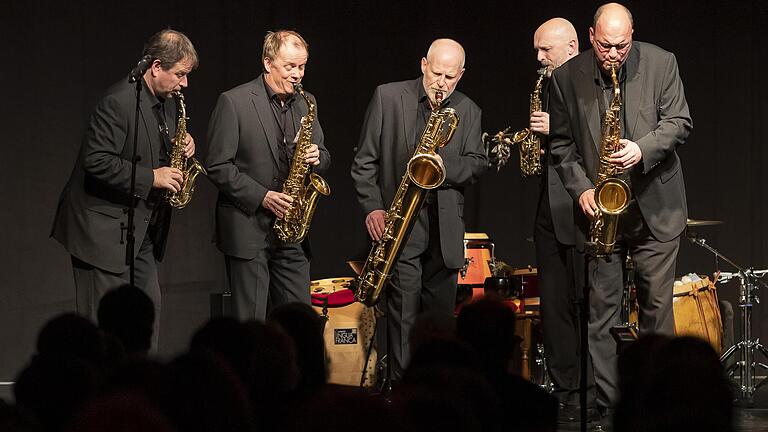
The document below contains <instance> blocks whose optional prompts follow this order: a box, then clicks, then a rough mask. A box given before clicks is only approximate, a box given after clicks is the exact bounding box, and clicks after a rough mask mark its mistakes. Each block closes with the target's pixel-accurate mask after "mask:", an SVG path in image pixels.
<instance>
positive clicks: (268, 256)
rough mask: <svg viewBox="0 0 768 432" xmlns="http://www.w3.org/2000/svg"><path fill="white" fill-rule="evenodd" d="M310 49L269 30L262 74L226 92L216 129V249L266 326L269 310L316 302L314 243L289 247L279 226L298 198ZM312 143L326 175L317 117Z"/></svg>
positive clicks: (247, 306) (310, 157)
mask: <svg viewBox="0 0 768 432" xmlns="http://www.w3.org/2000/svg"><path fill="white" fill-rule="evenodd" d="M308 48H309V46H308V45H307V43H306V41H305V40H304V38H302V37H301V35H299V34H298V33H296V32H294V31H289V30H279V31H276V32H268V33H267V36H266V37H265V38H264V48H263V51H262V66H263V72H262V74H261V75H259V76H258V77H257V78H256V79H254V80H253V81H250V82H248V83H245V84H242V85H240V86H238V87H235V88H233V89H231V90H229V91H226V92H224V93H222V94H221V96H219V100H218V103H217V104H216V108H215V109H214V111H213V114H212V115H211V120H210V123H209V125H208V142H209V146H210V147H209V151H208V156H207V158H206V159H205V165H206V167H207V169H208V178H209V179H210V180H211V182H212V183H213V184H214V185H215V186H216V187H217V188H218V189H219V197H218V200H217V203H216V246H217V247H218V248H219V250H220V251H221V252H222V253H224V258H225V264H226V270H227V279H228V284H229V287H230V289H231V291H232V298H233V303H234V304H233V306H234V310H235V314H236V315H237V317H238V318H240V319H242V320H251V319H258V320H261V321H264V319H265V318H266V316H267V305H269V306H270V307H276V306H279V305H281V304H284V303H291V302H302V303H306V304H309V301H310V295H309V283H310V281H309V258H310V255H309V246H308V240H307V239H305V240H304V241H303V242H302V243H300V244H299V243H288V242H284V241H282V240H280V239H279V238H278V237H277V235H276V234H275V232H274V230H273V229H272V226H273V224H274V222H275V219H276V218H282V217H283V216H285V212H286V211H287V210H288V208H289V207H290V205H291V203H292V201H293V200H292V198H291V197H290V196H289V195H286V194H284V193H282V192H281V190H282V188H283V184H284V182H285V179H286V178H287V177H288V174H289V172H290V166H291V162H292V160H293V158H294V153H295V149H296V143H295V139H296V137H297V134H298V132H299V130H300V127H301V125H300V122H301V118H302V117H303V116H305V115H306V114H307V112H308V110H309V108H308V106H307V104H306V103H305V101H304V100H303V99H302V98H301V96H298V95H297V93H296V91H295V90H294V86H295V85H297V84H299V83H301V82H302V79H303V78H304V68H305V66H306V64H307V60H308V59H309V51H308ZM306 94H307V96H308V97H309V98H310V100H311V101H312V102H313V103H314V104H315V106H317V101H316V100H315V99H314V97H313V96H312V95H311V94H310V93H309V92H306ZM312 143H313V144H312V145H310V146H309V148H308V149H307V151H306V154H304V155H303V158H304V162H306V163H308V164H309V165H310V166H311V167H312V170H313V171H314V172H317V173H318V174H322V173H324V172H325V171H326V170H327V169H328V167H329V166H330V164H331V156H330V154H329V153H328V150H326V148H325V145H324V139H323V129H322V128H321V127H320V121H319V118H318V116H317V114H315V118H314V121H313V123H312Z"/></svg>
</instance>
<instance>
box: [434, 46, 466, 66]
mask: <svg viewBox="0 0 768 432" xmlns="http://www.w3.org/2000/svg"><path fill="white" fill-rule="evenodd" d="M426 58H427V61H432V60H437V59H441V60H443V61H453V62H456V61H458V62H459V64H460V66H459V67H460V68H461V69H463V68H464V47H462V46H461V44H459V43H458V42H456V41H455V40H453V39H437V40H435V41H434V42H432V44H431V45H430V46H429V50H427V57H426Z"/></svg>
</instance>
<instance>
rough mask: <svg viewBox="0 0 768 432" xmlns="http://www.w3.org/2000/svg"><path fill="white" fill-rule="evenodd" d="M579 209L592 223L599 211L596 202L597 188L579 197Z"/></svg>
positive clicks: (586, 191) (588, 190)
mask: <svg viewBox="0 0 768 432" xmlns="http://www.w3.org/2000/svg"><path fill="white" fill-rule="evenodd" d="M579 207H581V211H583V212H584V214H585V215H587V216H588V217H589V220H590V221H592V220H594V219H595V212H596V211H597V203H596V202H595V188H592V189H587V190H585V191H584V192H582V193H581V195H580V196H579Z"/></svg>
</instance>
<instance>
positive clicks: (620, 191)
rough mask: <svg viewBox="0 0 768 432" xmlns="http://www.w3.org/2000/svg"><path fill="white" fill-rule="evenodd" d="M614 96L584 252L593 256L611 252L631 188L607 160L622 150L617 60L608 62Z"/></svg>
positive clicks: (606, 121)
mask: <svg viewBox="0 0 768 432" xmlns="http://www.w3.org/2000/svg"><path fill="white" fill-rule="evenodd" d="M611 80H612V81H613V98H612V99H611V104H610V106H609V107H608V109H607V110H606V112H605V119H604V121H603V130H602V135H601V137H600V150H599V164H598V168H597V180H598V184H597V188H596V189H595V203H596V204H597V211H596V212H595V219H594V220H593V221H592V223H591V224H590V228H589V237H590V239H589V243H588V245H587V252H588V253H590V254H591V255H593V256H607V255H610V254H611V253H612V252H613V248H614V245H615V244H616V231H617V229H618V226H619V215H621V213H622V212H624V210H625V209H626V208H627V206H628V205H629V201H630V199H631V197H632V191H631V190H630V189H629V186H628V185H627V183H626V182H625V181H624V180H622V179H621V178H619V176H621V175H622V174H623V173H624V170H623V169H622V168H621V167H619V166H617V165H615V164H612V163H611V162H610V156H611V154H613V153H616V152H617V151H619V150H621V148H622V145H621V143H620V142H619V140H621V117H620V116H621V104H622V102H621V89H620V88H619V80H618V79H617V77H616V64H613V65H612V66H611Z"/></svg>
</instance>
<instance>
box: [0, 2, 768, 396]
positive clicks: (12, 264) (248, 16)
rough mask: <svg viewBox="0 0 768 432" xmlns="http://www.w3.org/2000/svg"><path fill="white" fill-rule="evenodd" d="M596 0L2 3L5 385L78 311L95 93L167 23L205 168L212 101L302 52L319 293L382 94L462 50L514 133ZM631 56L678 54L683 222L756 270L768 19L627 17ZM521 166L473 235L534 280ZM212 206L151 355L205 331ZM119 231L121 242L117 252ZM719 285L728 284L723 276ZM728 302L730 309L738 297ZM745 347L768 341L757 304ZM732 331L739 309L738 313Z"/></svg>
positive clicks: (688, 260) (495, 176)
mask: <svg viewBox="0 0 768 432" xmlns="http://www.w3.org/2000/svg"><path fill="white" fill-rule="evenodd" d="M599 4H600V2H594V1H538V2H525V3H522V2H498V1H480V0H479V1H471V2H470V1H455V0H444V1H440V2H430V1H427V2H402V3H401V2H375V1H341V0H339V1H327V2H324V1H314V2H311V1H297V2H258V1H251V2H246V1H240V2H238V1H219V2H213V1H202V0H189V1H145V0H137V1H133V2H123V1H120V2H118V1H111V0H110V1H104V0H102V1H96V0H81V1H69V2H48V1H12V0H2V2H1V3H0V5H1V6H0V44H1V45H0V46H2V47H3V48H4V49H3V50H2V62H1V63H0V67H1V70H2V72H0V76H1V77H2V81H1V82H2V83H3V91H2V94H3V98H2V102H0V122H2V123H1V127H0V136H2V147H1V148H2V150H3V155H2V157H0V168H1V169H0V185H2V187H0V202H2V203H3V210H2V213H0V226H2V227H3V228H4V229H3V230H2V234H1V235H2V244H3V245H4V246H3V247H2V248H0V347H1V348H0V381H6V380H11V379H13V378H14V376H15V375H16V373H17V372H18V371H19V369H20V368H21V367H22V366H23V365H24V363H25V362H26V360H27V359H28V358H29V355H30V354H31V353H32V351H33V347H34V341H35V338H36V335H37V332H38V331H39V329H40V327H41V325H42V324H43V323H44V322H45V321H46V320H47V319H49V318H50V317H52V316H53V315H55V314H58V313H60V312H63V311H70V310H73V309H74V288H73V281H72V274H71V270H70V264H69V256H68V255H67V253H66V252H65V251H64V249H63V248H62V247H61V246H60V245H58V243H56V242H55V241H53V240H51V239H50V238H49V237H48V235H49V231H50V225H51V221H52V218H53V213H54V210H55V208H56V203H57V199H58V196H59V193H60V191H61V188H62V187H63V185H64V183H65V181H66V179H67V178H68V176H69V173H70V170H71V169H72V166H73V164H74V160H75V157H76V154H77V150H78V148H79V145H80V136H81V133H82V130H83V127H84V125H85V123H86V122H87V120H88V116H89V115H90V112H91V110H92V108H93V106H94V104H95V103H96V102H97V101H98V99H99V97H100V95H101V94H102V92H103V91H104V90H105V89H106V88H107V87H108V86H109V85H110V84H112V83H113V82H115V81H117V80H118V79H121V77H123V76H125V75H126V74H127V73H128V71H129V70H130V69H131V67H132V66H133V65H134V64H135V63H136V61H138V59H139V57H140V55H141V50H142V46H143V43H144V42H145V41H146V40H147V39H148V38H149V36H150V35H151V34H153V33H154V32H156V31H157V30H159V29H161V28H164V27H172V28H174V29H178V30H181V31H183V32H185V33H186V34H187V35H188V36H189V37H190V38H191V39H192V41H193V42H194V44H195V46H196V48H197V50H198V53H199V55H200V67H199V69H198V70H196V71H195V72H193V73H192V74H191V75H190V85H189V89H188V90H187V91H186V92H185V94H186V100H187V105H188V114H189V116H190V120H189V123H188V127H189V131H190V133H191V134H192V135H193V136H194V137H195V139H196V142H197V145H198V149H199V152H200V153H201V154H204V153H205V151H206V147H207V143H206V139H205V134H206V129H207V122H208V117H209V115H210V113H211V111H212V109H213V107H214V104H215V102H216V98H217V96H218V94H219V93H221V92H222V91H225V90H227V89H229V88H232V87H234V86H236V85H238V84H241V83H243V82H246V81H249V80H251V79H253V78H254V77H256V76H257V75H258V74H259V72H260V70H261V61H260V53H261V43H262V39H263V36H264V34H265V32H266V31H267V30H274V29H278V28H290V29H295V30H297V31H299V32H300V33H301V34H302V35H303V36H304V37H305V38H306V40H307V41H308V42H309V44H310V60H309V65H308V67H307V73H306V76H305V80H304V83H305V87H306V88H307V89H308V90H310V91H312V92H313V93H314V94H315V95H316V96H317V100H318V108H319V110H318V115H319V118H320V120H321V122H322V125H323V129H324V132H325V135H326V140H327V141H326V143H327V146H328V148H329V149H330V151H331V152H332V155H333V166H332V169H331V172H330V174H329V175H328V176H327V180H328V181H329V183H330V184H331V186H332V189H333V195H332V196H331V197H330V198H323V199H321V201H320V204H319V206H318V210H317V213H316V216H315V219H314V223H313V229H312V233H311V239H312V244H313V249H314V251H315V258H314V260H313V262H312V276H313V278H318V279H319V278H324V277H335V276H344V275H351V271H350V270H349V269H348V268H347V267H346V264H345V261H346V260H347V259H349V258H350V257H352V256H354V255H357V254H360V253H361V252H364V251H365V250H366V247H367V246H366V244H365V236H364V230H363V223H362V220H363V215H362V213H361V211H360V210H359V209H358V207H357V204H356V201H355V198H354V191H353V189H352V185H351V181H350V177H349V166H350V163H351V160H352V157H353V154H354V153H353V151H354V150H353V149H354V147H355V145H356V142H357V139H358V135H359V129H360V125H361V123H362V117H363V114H364V112H365V109H366V106H367V103H368V100H369V98H370V96H371V94H372V92H373V89H374V88H375V86H376V85H378V84H381V83H384V82H389V81H396V80H404V79H411V78H415V77H417V76H418V75H419V74H420V70H419V60H420V59H421V57H422V56H423V55H424V53H425V52H426V49H427V47H428V45H429V43H430V42H431V41H432V40H433V39H435V38H437V37H452V38H455V39H457V40H458V41H460V42H461V43H462V44H463V45H464V47H465V48H466V51H467V64H466V68H467V70H466V73H465V75H464V77H463V79H462V81H461V83H460V84H459V89H460V90H461V91H463V92H465V93H466V94H468V95H469V96H470V97H472V98H473V99H474V100H475V102H477V103H478V104H479V105H480V106H481V107H482V108H483V110H484V118H483V123H484V125H483V126H484V129H485V130H487V131H489V132H495V131H497V130H499V129H501V128H504V127H506V126H508V125H511V126H513V127H516V128H522V127H524V126H525V124H526V119H527V113H528V95H529V93H530V91H531V90H532V86H533V83H534V80H535V78H536V74H535V72H536V69H537V68H538V67H539V66H538V63H537V62H536V60H535V53H534V51H533V44H532V35H533V31H534V30H535V29H536V27H538V25H539V24H540V23H541V22H543V21H545V20H547V19H549V18H552V17H555V16H561V17H564V18H567V19H569V20H570V21H571V22H573V23H574V25H575V26H576V29H577V31H578V32H579V36H580V42H581V47H582V49H586V48H588V47H589V40H588V28H589V26H590V24H591V21H592V14H593V13H594V11H595V9H596V8H597V6H599ZM625 4H626V5H627V6H628V7H629V8H630V9H631V10H632V12H633V14H634V20H635V34H634V37H635V39H636V40H642V41H646V42H651V43H655V44H657V45H660V46H661V47H663V48H665V49H668V50H670V51H672V52H674V53H675V54H676V55H677V59H678V62H679V66H680V73H681V75H682V78H683V82H684V84H685V90H686V96H687V98H688V103H689V105H690V108H691V113H692V116H693V119H694V131H693V133H692V134H691V136H690V138H689V140H688V142H687V143H686V144H685V145H684V146H683V147H681V148H680V149H679V154H680V157H681V159H682V161H683V166H684V174H685V178H686V184H687V192H688V205H689V209H690V215H691V217H692V218H698V219H719V220H723V221H724V222H725V223H724V224H723V225H720V226H717V227H711V228H701V229H699V230H697V232H698V233H699V234H701V235H702V236H704V237H706V238H707V240H708V242H709V243H710V244H711V245H713V246H715V247H717V248H718V249H720V250H721V251H723V252H724V253H725V254H726V255H727V256H729V257H731V258H732V259H734V260H735V261H736V262H738V263H740V264H742V265H745V266H754V267H756V268H764V267H766V266H768V233H767V232H766V229H767V228H768V227H766V225H767V224H766V222H765V217H766V213H767V212H768V206H767V205H766V198H768V191H767V190H766V185H768V175H767V174H766V173H765V172H764V171H763V168H764V165H765V162H766V150H764V146H765V140H764V138H763V134H762V127H763V126H764V125H763V124H762V121H765V120H766V102H765V101H767V100H768V89H766V87H765V86H764V85H762V84H761V80H760V78H759V74H760V73H762V72H763V71H765V70H766V69H765V66H766V60H765V50H764V46H765V45H764V44H765V42H766V36H765V31H764V29H763V28H762V26H764V23H765V22H766V18H768V7H766V5H765V3H764V2H762V1H760V0H753V1H746V0H744V1H677V2H670V1H660V0H645V1H630V2H626V3H625ZM516 163H517V160H516V159H514V160H513V161H511V163H510V166H509V168H507V169H506V170H504V171H502V172H501V173H496V172H489V173H488V174H487V175H486V176H485V177H484V178H483V179H482V180H481V181H480V182H479V183H478V184H477V185H476V186H474V187H472V188H471V189H470V190H469V191H468V192H467V205H466V207H465V212H466V221H467V230H468V231H479V232H486V233H488V234H489V235H490V236H491V237H492V238H493V239H494V241H495V243H496V251H497V256H498V257H499V258H500V259H502V260H504V261H506V262H508V263H509V264H511V265H513V266H525V265H527V264H534V254H533V244H532V243H531V242H530V241H529V238H530V237H531V236H532V228H533V218H534V215H535V205H536V203H535V201H536V194H537V184H536V180H523V179H522V178H521V177H520V175H519V170H518V169H517V168H516ZM215 196H216V192H215V190H214V188H213V187H212V186H211V184H210V183H208V182H207V181H206V180H200V181H199V185H198V188H197V192H196V194H195V198H194V199H193V201H192V203H191V204H190V206H189V207H188V208H186V209H184V210H182V211H177V212H175V215H174V221H173V227H172V230H171V237H170V241H169V248H168V252H167V255H166V258H165V260H164V262H163V264H162V266H161V283H162V286H163V291H164V297H163V303H164V304H163V316H162V334H161V336H160V338H161V353H162V354H164V355H171V354H173V353H176V352H178V351H180V350H182V349H184V348H185V347H186V344H187V342H188V340H189V337H190V335H191V333H192V332H193V331H194V330H195V329H196V328H197V327H198V326H199V325H200V324H202V323H203V322H204V321H205V320H206V319H207V316H208V294H209V293H211V292H216V291H220V290H221V288H222V285H223V258H222V256H221V254H220V253H219V252H218V251H217V250H216V249H215V247H214V246H213V244H212V243H211V239H212V236H213V205H214V201H215ZM119 235H120V233H115V236H119ZM720 264H721V265H720V267H721V268H722V269H723V270H726V271H730V270H731V269H730V268H728V266H727V265H723V263H720ZM715 268H716V263H715V260H714V259H713V257H712V255H711V254H710V253H708V252H706V251H705V250H704V249H702V248H700V247H697V246H694V245H692V244H690V243H688V242H687V241H685V240H684V241H683V244H682V247H681V250H680V256H679V259H678V274H680V275H682V274H685V273H688V272H697V273H704V274H711V273H712V272H714V270H715ZM720 294H721V297H724V298H729V299H730V300H731V301H734V302H735V301H736V294H737V286H736V284H735V283H730V284H723V285H722V286H721V288H720ZM754 315H755V316H754V321H753V322H754V325H755V333H756V334H757V335H760V334H764V335H768V323H766V324H763V323H764V322H765V321H766V320H764V319H763V315H764V312H763V310H762V308H761V307H760V306H758V307H756V309H755V314H754ZM737 318H738V312H737Z"/></svg>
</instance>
